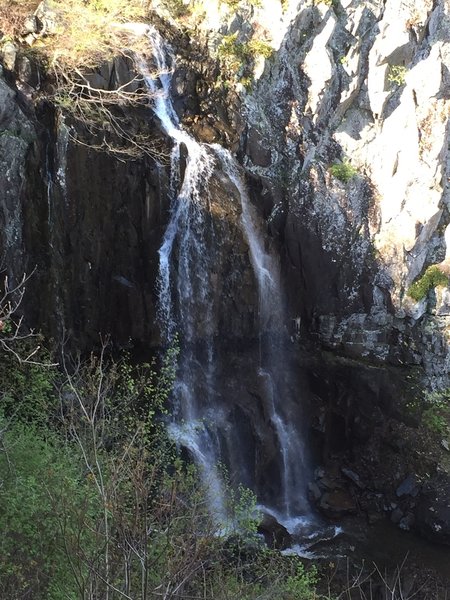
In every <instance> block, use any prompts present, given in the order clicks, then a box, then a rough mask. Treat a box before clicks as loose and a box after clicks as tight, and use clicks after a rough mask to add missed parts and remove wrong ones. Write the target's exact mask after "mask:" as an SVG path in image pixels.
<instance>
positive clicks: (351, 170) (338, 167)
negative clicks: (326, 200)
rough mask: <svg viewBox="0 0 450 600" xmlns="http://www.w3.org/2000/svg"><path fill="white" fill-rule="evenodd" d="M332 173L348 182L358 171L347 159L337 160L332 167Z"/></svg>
mask: <svg viewBox="0 0 450 600" xmlns="http://www.w3.org/2000/svg"><path fill="white" fill-rule="evenodd" d="M329 170H330V173H331V174H332V175H333V177H336V178H337V179H339V180H340V181H343V182H344V183H347V182H349V181H350V179H352V178H353V177H355V175H356V174H357V173H358V171H357V170H356V169H355V167H353V166H352V165H351V164H350V162H349V161H348V160H347V159H344V160H343V162H335V163H333V164H332V165H331V167H330V169H329Z"/></svg>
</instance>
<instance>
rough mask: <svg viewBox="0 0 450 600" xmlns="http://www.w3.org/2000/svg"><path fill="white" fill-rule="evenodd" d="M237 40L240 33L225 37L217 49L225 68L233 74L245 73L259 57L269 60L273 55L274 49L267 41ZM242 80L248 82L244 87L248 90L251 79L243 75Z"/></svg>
mask: <svg viewBox="0 0 450 600" xmlns="http://www.w3.org/2000/svg"><path fill="white" fill-rule="evenodd" d="M237 38H238V32H235V33H231V34H230V35H225V36H223V38H222V41H221V43H220V45H219V47H218V49H217V53H218V55H219V57H220V58H221V59H222V62H223V64H224V66H225V67H226V69H228V70H229V71H232V72H233V73H238V72H242V71H244V70H245V68H246V67H247V66H248V64H249V63H251V61H253V60H255V58H257V57H258V56H263V57H264V58H265V59H268V58H270V57H271V56H272V54H273V48H272V47H271V45H270V44H269V43H268V42H266V41H263V40H256V39H251V40H250V41H248V42H239V41H238V39H237ZM242 80H244V81H245V82H246V83H245V84H243V85H245V87H246V88H248V87H249V84H248V82H249V81H250V78H249V77H248V76H247V75H243V77H242V78H241V81H242Z"/></svg>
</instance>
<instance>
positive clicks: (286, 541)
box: [258, 513, 292, 550]
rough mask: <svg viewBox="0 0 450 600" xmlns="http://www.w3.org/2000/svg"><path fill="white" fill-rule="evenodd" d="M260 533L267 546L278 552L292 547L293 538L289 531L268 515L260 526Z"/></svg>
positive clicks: (265, 514) (264, 516)
mask: <svg viewBox="0 0 450 600" xmlns="http://www.w3.org/2000/svg"><path fill="white" fill-rule="evenodd" d="M258 532H259V533H261V534H262V535H263V536H264V540H265V542H266V544H267V545H268V546H270V547H272V548H276V549H278V550H285V549H286V548H289V546H291V545H292V537H291V534H290V533H289V532H288V530H287V529H286V528H285V527H284V526H283V525H281V523H279V522H278V521H277V520H276V518H275V517H274V516H272V515H269V514H268V513H264V514H263V518H262V520H261V522H260V524H259V525H258Z"/></svg>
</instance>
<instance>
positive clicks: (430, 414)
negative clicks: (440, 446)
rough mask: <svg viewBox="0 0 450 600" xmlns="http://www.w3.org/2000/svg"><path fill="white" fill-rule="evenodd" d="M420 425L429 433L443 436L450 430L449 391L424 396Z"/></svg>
mask: <svg viewBox="0 0 450 600" xmlns="http://www.w3.org/2000/svg"><path fill="white" fill-rule="evenodd" d="M425 407H426V408H425V410H424V411H423V414H422V423H423V424H424V425H425V427H426V428H427V429H429V430H430V431H431V432H433V433H435V434H437V435H440V436H444V435H448V434H449V432H450V430H449V426H450V389H446V390H441V391H439V392H430V393H428V394H427V395H426V396H425Z"/></svg>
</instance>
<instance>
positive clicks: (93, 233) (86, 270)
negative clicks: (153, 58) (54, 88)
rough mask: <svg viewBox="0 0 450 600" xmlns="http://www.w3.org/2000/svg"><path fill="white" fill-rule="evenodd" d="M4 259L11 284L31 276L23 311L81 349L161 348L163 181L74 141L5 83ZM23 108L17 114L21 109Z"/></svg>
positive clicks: (156, 173) (144, 163) (50, 113)
mask: <svg viewBox="0 0 450 600" xmlns="http://www.w3.org/2000/svg"><path fill="white" fill-rule="evenodd" d="M0 94H1V96H2V102H1V107H2V114H1V127H2V131H3V133H2V135H1V136H0V145H1V152H0V155H1V158H0V160H2V161H4V164H3V167H2V169H1V175H0V178H3V181H2V184H1V187H0V189H1V194H2V196H1V202H0V211H1V212H0V219H1V220H2V228H1V231H2V234H1V255H2V259H3V263H2V264H3V265H4V266H5V268H6V269H7V274H8V275H9V277H10V283H13V282H14V281H16V282H17V281H19V280H20V278H21V276H22V275H23V273H27V274H31V277H30V279H29V281H28V283H27V293H26V296H25V299H24V304H23V306H22V310H23V311H24V313H25V314H26V315H27V323H28V325H30V326H35V327H39V328H40V329H43V330H44V331H45V332H46V333H47V334H49V335H51V336H52V337H54V339H56V340H58V339H61V336H62V335H63V332H64V331H65V332H66V333H67V335H68V336H69V337H71V338H72V343H73V344H74V345H75V346H76V347H79V348H80V349H83V348H89V347H92V345H96V344H97V343H98V341H99V334H102V333H103V334H111V335H112V336H113V338H114V339H115V340H116V341H117V342H118V343H120V344H127V343H128V340H129V339H130V338H134V339H136V340H137V341H139V340H142V341H143V340H146V341H148V340H149V339H150V340H157V327H156V325H155V298H154V281H155V277H156V271H157V265H156V262H157V261H156V249H157V245H158V243H159V240H160V236H161V228H162V224H163V221H164V218H165V217H164V213H163V212H162V211H164V210H166V209H167V204H166V201H165V198H166V190H167V187H166V181H167V179H166V174H165V173H164V170H163V169H162V168H161V169H158V167H157V164H156V162H154V161H152V160H151V159H145V160H144V159H142V160H137V161H128V162H124V161H121V160H118V159H115V158H114V157H113V156H112V155H110V154H105V153H99V152H95V150H93V149H89V147H87V146H85V145H81V144H76V143H74V142H73V141H72V139H71V138H72V137H73V136H74V135H75V129H74V128H73V125H71V124H70V123H69V122H67V123H64V122H63V121H62V120H61V119H58V117H57V114H56V113H55V111H54V109H53V108H52V107H51V106H50V105H38V106H37V107H36V110H35V109H34V107H33V105H32V104H31V103H29V102H27V101H26V99H25V97H24V96H22V95H21V94H20V92H18V91H17V90H16V89H14V88H13V87H11V86H9V85H8V84H7V83H6V82H5V80H4V79H0ZM21 103H22V106H23V108H22V109H21V108H20V106H21Z"/></svg>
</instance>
